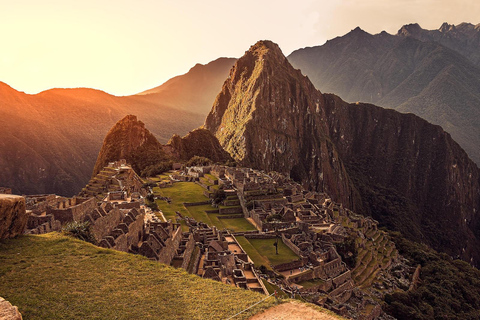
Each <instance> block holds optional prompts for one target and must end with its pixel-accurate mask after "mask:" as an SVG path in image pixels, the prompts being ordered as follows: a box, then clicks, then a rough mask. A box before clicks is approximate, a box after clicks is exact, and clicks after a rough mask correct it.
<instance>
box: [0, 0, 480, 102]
mask: <svg viewBox="0 0 480 320" xmlns="http://www.w3.org/2000/svg"><path fill="white" fill-rule="evenodd" d="M427 7H428V8H432V10H425V9H426V8H427ZM478 16H480V4H478V3H477V2H475V3H474V2H472V1H467V0H460V1H457V2H455V3H451V2H448V1H444V0H442V1H433V0H421V1H420V0H399V1H396V2H395V3H394V6H393V7H392V3H390V2H388V5H386V3H385V2H382V1H380V0H368V1H358V0H341V1H335V2H331V1H323V0H317V1H316V0H306V1H286V0H279V1H261V2H258V1H254V0H246V1H243V2H242V3H241V4H240V3H236V2H231V1H223V0H222V1H220V0H209V1H207V2H200V1H193V0H191V1H189V0H183V1H171V0H155V1H153V0H150V1H149V0H145V1H127V0H120V1H93V0H85V1H71V0H53V1H52V0H50V1H41V2H40V1H33V0H29V1H27V0H24V1H22V0H19V1H4V0H0V27H1V30H2V35H1V53H0V74H1V77H0V81H3V82H6V83H7V84H9V85H11V86H12V87H14V88H15V89H17V90H21V91H25V92H27V93H37V92H39V91H42V90H45V89H49V88H53V87H92V88H97V89H101V90H104V91H107V92H109V93H113V94H116V95H127V94H134V93H137V92H140V91H143V90H146V89H149V88H152V87H155V86H157V85H159V84H161V83H162V82H164V81H166V80H168V79H169V78H171V77H173V76H176V75H178V74H182V73H185V72H187V71H188V70H189V68H191V67H192V66H194V65H195V64H196V63H208V62H209V61H211V60H214V59H216V58H218V57H220V56H229V57H239V56H241V55H242V54H243V52H244V51H245V50H247V49H248V47H249V46H250V45H252V44H253V43H255V42H256V41H257V40H261V39H270V40H272V41H274V42H277V43H278V44H279V45H280V47H281V48H282V50H283V51H284V53H285V54H289V53H290V52H291V51H292V50H295V49H298V48H300V47H305V46H313V45H320V44H323V43H324V42H325V41H326V40H327V39H330V38H333V37H335V36H339V35H342V34H345V33H347V32H348V31H350V30H352V29H354V28H355V27H356V26H361V27H362V29H364V30H366V31H368V32H371V33H378V32H380V31H382V30H383V29H385V30H386V31H387V32H390V33H395V32H396V31H397V30H398V29H399V28H400V27H401V26H402V25H403V24H406V23H410V22H418V23H420V25H421V26H422V27H424V28H430V29H433V28H438V27H439V26H440V25H441V23H442V22H445V21H447V22H449V23H455V24H458V23H460V22H462V21H469V22H472V23H478V22H479V21H475V19H478Z"/></svg>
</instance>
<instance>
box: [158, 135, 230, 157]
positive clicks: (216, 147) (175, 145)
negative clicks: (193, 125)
mask: <svg viewBox="0 0 480 320" xmlns="http://www.w3.org/2000/svg"><path fill="white" fill-rule="evenodd" d="M165 149H166V151H167V152H170V153H171V155H172V156H173V157H174V158H175V159H179V160H185V161H186V160H189V159H191V158H192V157H194V156H202V157H206V158H209V159H210V160H212V161H213V162H226V161H229V160H233V159H232V157H231V156H230V154H229V153H228V152H226V151H225V150H224V149H223V148H222V146H221V145H220V143H219V142H218V139H217V138H216V137H215V136H214V135H213V134H212V133H211V132H210V131H208V130H206V129H196V130H193V131H191V132H189V133H188V134H187V135H186V136H185V137H183V138H181V137H180V136H179V135H174V136H173V137H172V138H171V139H170V141H169V142H168V144H167V145H166V146H165Z"/></svg>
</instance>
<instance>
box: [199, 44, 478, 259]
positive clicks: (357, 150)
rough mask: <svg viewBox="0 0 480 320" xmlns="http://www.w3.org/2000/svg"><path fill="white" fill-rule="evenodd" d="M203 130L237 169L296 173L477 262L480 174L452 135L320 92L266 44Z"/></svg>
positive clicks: (387, 222)
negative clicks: (231, 158)
mask: <svg viewBox="0 0 480 320" xmlns="http://www.w3.org/2000/svg"><path fill="white" fill-rule="evenodd" d="M205 128H206V129H208V130H210V131H212V133H214V134H215V136H216V137H217V138H218V139H219V141H220V143H221V145H222V146H223V147H224V148H225V149H226V150H227V151H228V152H229V153H230V154H231V155H232V156H233V157H234V159H235V160H236V161H238V162H239V163H240V164H241V165H246V166H252V167H255V168H259V169H263V170H266V171H271V170H276V171H280V172H283V173H285V174H290V176H291V177H292V178H294V179H296V180H297V181H300V182H301V183H302V184H303V185H305V186H309V187H312V188H315V189H316V190H318V191H326V192H327V193H328V194H330V195H331V196H332V197H333V200H334V201H338V202H342V203H343V204H344V205H346V206H347V207H349V208H351V209H354V210H356V211H357V212H360V213H363V214H370V215H372V216H373V217H374V218H375V219H378V220H379V221H380V222H381V224H383V225H384V226H388V227H390V228H393V229H396V230H400V231H402V232H403V233H404V234H405V235H406V236H407V237H409V238H410V239H414V240H416V241H420V242H424V243H427V244H429V245H430V246H432V247H434V248H436V249H437V250H440V251H443V252H446V253H448V254H449V255H451V256H460V257H461V258H462V259H464V260H467V261H470V262H473V263H474V264H476V265H478V263H479V261H480V260H479V259H480V250H478V245H479V244H480V241H479V239H480V217H479V215H478V212H479V210H480V181H479V177H480V173H479V169H478V167H477V166H476V165H475V163H473V161H471V160H470V159H469V158H468V156H467V154H466V153H465V151H464V150H463V149H462V148H461V147H460V146H459V145H458V144H457V143H456V142H455V141H454V140H453V139H452V138H451V137H450V135H449V134H448V133H446V132H445V131H443V130H442V128H441V127H440V126H436V125H432V124H430V123H428V122H427V121H425V120H423V119H421V118H419V117H417V116H415V115H413V114H401V113H399V112H396V111H394V110H387V109H382V108H379V107H376V106H374V105H370V104H363V103H356V104H349V103H346V102H344V101H343V100H341V99H340V98H339V97H337V96H335V95H332V94H322V93H321V92H320V91H318V90H316V89H315V87H314V86H313V84H312V83H311V82H310V80H309V79H308V78H307V77H305V76H303V75H302V74H301V73H300V71H299V70H296V69H294V68H293V67H292V66H291V65H290V63H289V62H288V61H287V60H286V58H285V57H284V56H283V54H282V52H281V51H280V49H279V48H278V46H277V45H275V44H273V43H271V42H269V41H260V42H258V43H257V44H255V45H254V46H252V47H251V48H250V50H249V51H248V52H247V53H246V54H245V55H244V56H243V57H242V58H241V59H239V60H238V61H237V63H236V64H235V66H234V67H233V68H232V70H231V72H230V76H229V78H228V79H227V80H226V81H225V83H224V85H223V88H222V91H221V93H220V94H219V95H218V96H217V99H216V100H215V104H214V106H213V109H212V111H211V112H210V114H209V115H208V117H207V119H206V121H205Z"/></svg>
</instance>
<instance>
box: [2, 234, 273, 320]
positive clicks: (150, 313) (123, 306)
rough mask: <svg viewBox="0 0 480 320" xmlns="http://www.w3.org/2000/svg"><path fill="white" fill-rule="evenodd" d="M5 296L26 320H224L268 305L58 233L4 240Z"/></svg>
mask: <svg viewBox="0 0 480 320" xmlns="http://www.w3.org/2000/svg"><path fill="white" fill-rule="evenodd" d="M0 293H1V296H3V297H4V298H5V299H7V300H9V301H10V302H11V303H12V304H13V305H16V306H18V308H19V310H20V312H21V313H22V315H23V317H24V319H226V318H228V317H230V316H232V315H233V314H235V313H237V312H239V311H240V310H243V309H245V308H246V307H247V306H250V305H251V304H253V303H255V302H257V301H260V300H261V299H263V298H265V296H264V295H260V294H257V293H254V292H251V291H247V290H243V289H238V288H235V287H232V286H228V285H224V284H221V283H219V282H215V281H211V280H205V279H201V278H199V277H197V276H194V275H190V274H187V273H186V272H185V271H183V270H179V269H174V268H171V267H167V266H165V265H162V264H160V263H157V262H153V261H150V260H148V259H146V258H144V257H142V256H136V255H132V254H127V253H123V252H118V251H114V250H107V249H102V248H99V247H96V246H93V245H91V244H88V243H86V242H83V241H79V240H75V239H71V238H69V237H66V236H63V235H61V234H58V233H50V234H46V235H41V236H22V237H19V238H18V239H14V240H1V241H0ZM275 303H276V301H275V299H274V298H269V299H268V300H266V301H265V302H263V303H261V304H259V305H258V306H257V307H255V308H254V309H253V310H252V311H249V312H247V313H244V314H242V315H240V316H238V317H235V319H246V318H248V317H249V316H250V315H252V314H254V313H255V312H258V311H260V310H262V309H265V308H267V307H270V306H272V305H274V304H275Z"/></svg>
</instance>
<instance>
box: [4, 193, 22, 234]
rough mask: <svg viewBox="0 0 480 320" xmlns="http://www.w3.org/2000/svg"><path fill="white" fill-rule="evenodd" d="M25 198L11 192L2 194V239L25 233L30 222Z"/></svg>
mask: <svg viewBox="0 0 480 320" xmlns="http://www.w3.org/2000/svg"><path fill="white" fill-rule="evenodd" d="M28 216H29V215H28V213H27V212H26V210H25V198H24V197H21V196H15V195H11V194H0V239H8V238H13V237H15V236H17V235H19V234H23V232H24V231H25V228H26V226H27V222H28Z"/></svg>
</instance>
